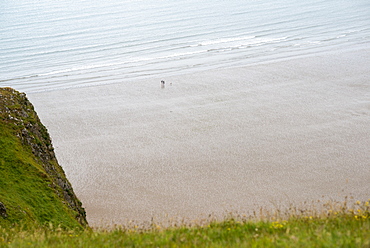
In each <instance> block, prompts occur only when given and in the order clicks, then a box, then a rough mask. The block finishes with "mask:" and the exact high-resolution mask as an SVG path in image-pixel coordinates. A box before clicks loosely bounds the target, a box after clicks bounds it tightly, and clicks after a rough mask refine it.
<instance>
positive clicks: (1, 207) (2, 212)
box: [0, 202, 8, 218]
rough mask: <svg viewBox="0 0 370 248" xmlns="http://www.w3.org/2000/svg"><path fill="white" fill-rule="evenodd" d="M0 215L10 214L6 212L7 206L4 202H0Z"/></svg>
mask: <svg viewBox="0 0 370 248" xmlns="http://www.w3.org/2000/svg"><path fill="white" fill-rule="evenodd" d="M0 217H3V218H6V217H8V215H7V214H6V208H5V206H4V204H3V203H2V202H0Z"/></svg>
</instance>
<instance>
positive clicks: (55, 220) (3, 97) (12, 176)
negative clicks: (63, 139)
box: [0, 88, 87, 228]
mask: <svg viewBox="0 0 370 248" xmlns="http://www.w3.org/2000/svg"><path fill="white" fill-rule="evenodd" d="M0 203H1V204H0V205H1V206H2V207H1V209H3V210H0V211H1V214H0V226H1V227H11V226H13V225H14V224H22V225H26V226H33V225H35V226H43V225H49V223H52V224H53V225H55V226H58V225H60V226H61V227H64V228H78V227H81V226H83V225H86V224H87V222H86V219H85V211H84V210H83V208H82V207H81V203H80V202H79V201H78V199H77V197H76V196H75V195H74V193H73V189H72V187H71V185H70V183H69V182H68V180H67V179H66V177H65V174H64V172H63V169H62V168H61V167H60V166H59V165H58V162H57V160H56V158H55V156H54V152H53V147H52V144H51V140H50V137H49V135H48V132H47V130H46V128H45V127H44V126H43V125H42V124H41V122H40V120H39V118H38V117H37V114H36V113H35V111H34V109H33V106H32V104H31V103H30V102H29V101H28V100H27V98H26V97H25V95H24V94H21V93H19V92H17V91H15V90H13V89H10V88H0Z"/></svg>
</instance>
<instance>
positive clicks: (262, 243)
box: [0, 201, 370, 248]
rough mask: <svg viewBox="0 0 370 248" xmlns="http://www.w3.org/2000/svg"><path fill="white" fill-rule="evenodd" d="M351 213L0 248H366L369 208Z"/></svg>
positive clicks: (60, 238)
mask: <svg viewBox="0 0 370 248" xmlns="http://www.w3.org/2000/svg"><path fill="white" fill-rule="evenodd" d="M337 207H339V209H337ZM353 207H354V208H353V209H348V208H347V206H346V204H345V203H344V204H342V205H337V206H336V207H333V208H332V207H330V208H328V209H326V210H324V211H321V212H316V211H308V212H306V213H301V214H299V216H296V215H295V212H296V211H291V212H290V214H291V215H290V217H288V218H287V219H280V218H279V215H272V216H270V217H269V218H264V219H260V220H258V221H256V220H254V221H252V220H250V219H248V218H243V217H242V218H240V217H235V218H231V219H228V220H226V221H223V222H210V223H208V224H206V225H194V224H193V225H192V226H190V225H183V226H178V227H172V228H163V227H162V226H160V225H158V224H155V223H153V224H152V226H151V227H150V228H149V229H143V228H142V227H140V226H137V225H135V224H131V225H129V226H127V227H124V228H116V229H114V230H110V231H104V230H100V231H99V230H96V231H92V230H78V231H66V230H61V229H58V228H53V227H50V228H48V229H33V230H31V231H28V232H22V231H19V229H17V228H13V229H7V230H0V247H53V248H55V247H99V248H100V247H109V248H111V247H274V248H275V247H299V248H301V247H335V248H337V247H370V213H369V202H368V201H367V202H361V203H358V204H356V205H355V206H353ZM314 213H315V214H314Z"/></svg>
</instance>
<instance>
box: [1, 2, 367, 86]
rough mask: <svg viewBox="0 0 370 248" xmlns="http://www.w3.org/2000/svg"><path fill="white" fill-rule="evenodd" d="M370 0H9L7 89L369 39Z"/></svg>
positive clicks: (129, 76) (170, 71) (95, 80)
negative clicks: (8, 87)
mask: <svg viewBox="0 0 370 248" xmlns="http://www.w3.org/2000/svg"><path fill="white" fill-rule="evenodd" d="M369 16H370V2H369V1H368V0H356V1H353V0H341V1H334V0H313V1H307V0H304V1H293V0H278V1H273V0H243V1H242V0H230V1H220V0H216V1H215V0H212V1H211V0H204V1H195V0H186V1H185V0H178V1H174V0H163V1H154V0H136V1H128V0H110V1H103V0H94V1H83V0H78V1H72V0H62V1H50V0H37V1H36V0H4V1H1V2H0V72H1V73H0V86H11V87H14V88H16V89H18V90H21V91H26V92H27V93H29V92H36V91H44V90H57V89H61V88H69V87H80V86H88V85H97V84H108V83H121V82H128V81H132V80H136V79H142V78H145V77H163V78H164V79H165V78H166V76H170V75H177V74H183V73H189V72H190V73H191V72H195V71H202V70H206V69H215V68H225V67H233V66H242V65H248V64H253V63H258V62H266V61H271V60H274V59H280V58H287V57H291V56H301V55H306V54H313V53H317V52H325V51H332V50H338V49H351V48H353V47H366V46H369V45H368V44H369V41H370V18H369Z"/></svg>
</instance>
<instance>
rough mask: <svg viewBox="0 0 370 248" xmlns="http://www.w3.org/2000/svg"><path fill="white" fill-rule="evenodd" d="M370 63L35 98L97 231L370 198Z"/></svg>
mask: <svg viewBox="0 0 370 248" xmlns="http://www.w3.org/2000/svg"><path fill="white" fill-rule="evenodd" d="M369 65H370V50H368V49H367V50H366V49H365V50H357V51H348V52H333V53H330V54H321V55H317V56H311V57H306V58H296V59H287V60H285V61H278V62H270V63H265V64H259V65H252V66H246V67H241V68H231V69H224V70H214V71H206V72H198V73H194V74H191V75H180V76H171V77H167V78H150V79H147V80H142V81H136V82H124V83H121V84H111V85H103V86H94V87H86V88H74V89H67V90H61V91H52V92H43V93H32V94H28V97H29V99H30V100H31V102H32V103H33V104H34V105H35V108H36V111H37V112H38V114H39V116H40V118H41V120H42V122H43V123H44V124H45V125H46V126H47V128H48V130H49V132H50V134H51V137H52V139H53V144H54V147H55V151H56V155H57V157H58V160H59V162H60V164H61V165H62V166H63V168H64V169H65V171H66V174H67V177H68V178H69V180H70V181H71V183H72V185H73V187H74V189H75V192H76V193H77V195H78V196H79V198H80V200H81V201H82V202H83V205H84V207H85V208H86V211H87V217H88V220H89V222H90V224H91V225H93V226H97V225H100V224H101V223H116V224H122V223H127V221H128V220H135V221H139V222H143V221H150V220H151V218H152V217H154V218H155V219H161V218H162V219H163V218H170V217H183V218H187V219H197V218H201V217H202V216H208V214H211V213H213V214H215V215H222V214H224V213H225V212H226V211H239V212H240V213H250V211H252V210H255V209H257V208H258V207H261V206H266V207H267V206H274V205H277V206H286V205H287V204H289V203H301V202H303V201H312V200H317V199H322V197H324V198H327V199H333V200H343V198H344V196H353V197H354V199H356V200H366V199H368V198H369V192H370V138H369V137H370V136H369V133H370V70H369ZM161 80H165V81H166V83H165V87H164V88H162V87H161ZM171 83H172V85H171ZM165 216H167V217H165Z"/></svg>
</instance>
